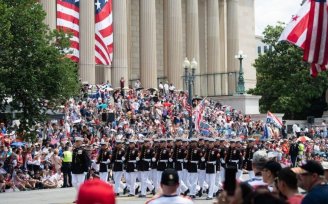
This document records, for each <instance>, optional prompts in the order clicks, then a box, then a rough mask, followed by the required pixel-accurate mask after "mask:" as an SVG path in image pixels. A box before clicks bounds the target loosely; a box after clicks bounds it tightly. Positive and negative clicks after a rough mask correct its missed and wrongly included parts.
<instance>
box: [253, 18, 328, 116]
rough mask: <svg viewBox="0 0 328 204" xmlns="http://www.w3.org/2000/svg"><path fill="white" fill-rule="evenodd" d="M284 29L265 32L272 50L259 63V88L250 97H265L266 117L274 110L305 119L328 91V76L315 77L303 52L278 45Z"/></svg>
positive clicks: (291, 46)
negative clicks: (312, 75) (308, 110)
mask: <svg viewBox="0 0 328 204" xmlns="http://www.w3.org/2000/svg"><path fill="white" fill-rule="evenodd" d="M283 29H284V24H282V23H278V25H276V26H268V27H267V28H266V29H265V31H264V33H263V34H264V39H263V42H264V43H265V44H267V45H269V46H272V49H270V50H269V51H268V52H266V53H264V54H262V55H260V56H259V57H258V59H256V60H255V63H254V67H255V68H256V71H257V85H256V88H254V89H251V90H250V91H249V93H250V94H255V95H261V96H262V98H261V99H260V111H261V112H263V113H265V112H266V111H268V110H270V111H272V112H279V113H285V115H286V116H287V118H289V119H295V118H297V119H299V117H303V118H304V117H305V116H304V114H302V113H305V110H307V109H309V108H310V107H311V105H315V104H312V103H313V102H314V101H318V98H322V96H323V93H324V92H325V90H326V89H327V87H328V84H327V82H328V78H327V72H323V73H320V74H319V76H317V77H316V78H313V77H311V76H310V70H309V67H310V66H309V64H308V63H306V62H304V61H303V60H302V57H303V51H302V50H301V49H299V48H298V47H296V46H294V45H292V44H290V43H287V42H278V39H279V36H280V35H281V33H282V31H283ZM325 106H326V104H324V107H322V108H325Z"/></svg>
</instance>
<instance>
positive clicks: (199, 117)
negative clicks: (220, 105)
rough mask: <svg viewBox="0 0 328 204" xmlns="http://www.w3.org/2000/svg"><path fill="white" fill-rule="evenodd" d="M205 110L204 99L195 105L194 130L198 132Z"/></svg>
mask: <svg viewBox="0 0 328 204" xmlns="http://www.w3.org/2000/svg"><path fill="white" fill-rule="evenodd" d="M204 110H205V98H204V99H203V100H202V101H201V102H200V103H199V104H198V105H197V107H196V108H195V110H194V112H193V115H195V130H196V131H197V132H199V131H200V122H201V121H202V120H203V112H204Z"/></svg>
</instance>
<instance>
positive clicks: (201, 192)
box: [198, 188, 203, 197]
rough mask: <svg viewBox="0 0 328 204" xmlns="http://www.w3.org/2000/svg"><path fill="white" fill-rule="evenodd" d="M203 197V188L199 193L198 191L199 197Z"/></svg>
mask: <svg viewBox="0 0 328 204" xmlns="http://www.w3.org/2000/svg"><path fill="white" fill-rule="evenodd" d="M202 195H203V189H202V188H201V189H200V190H199V191H198V197H202Z"/></svg>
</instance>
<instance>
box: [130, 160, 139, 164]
mask: <svg viewBox="0 0 328 204" xmlns="http://www.w3.org/2000/svg"><path fill="white" fill-rule="evenodd" d="M128 162H130V163H136V162H137V161H136V160H130V161H128Z"/></svg>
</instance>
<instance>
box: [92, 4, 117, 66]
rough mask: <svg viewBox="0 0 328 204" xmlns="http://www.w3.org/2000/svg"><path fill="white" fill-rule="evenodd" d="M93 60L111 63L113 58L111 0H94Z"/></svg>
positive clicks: (97, 62)
mask: <svg viewBox="0 0 328 204" xmlns="http://www.w3.org/2000/svg"><path fill="white" fill-rule="evenodd" d="M95 42H96V44H95V60H96V64H99V65H111V63H112V59H113V14H112V0H95Z"/></svg>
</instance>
